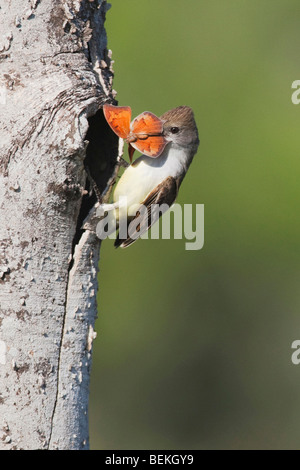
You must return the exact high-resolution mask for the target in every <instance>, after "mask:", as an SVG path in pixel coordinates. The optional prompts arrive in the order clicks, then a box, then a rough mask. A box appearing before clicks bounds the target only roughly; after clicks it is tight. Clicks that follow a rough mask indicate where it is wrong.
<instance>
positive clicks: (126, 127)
mask: <svg viewBox="0 0 300 470" xmlns="http://www.w3.org/2000/svg"><path fill="white" fill-rule="evenodd" d="M103 113H104V116H105V119H106V121H107V122H108V124H109V125H110V127H111V128H112V130H113V131H114V133H115V134H117V136H118V137H121V138H122V139H126V137H127V136H128V134H129V132H130V121H131V108H130V106H113V105H112V104H105V105H104V106H103Z"/></svg>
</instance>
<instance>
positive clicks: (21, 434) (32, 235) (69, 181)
mask: <svg viewBox="0 0 300 470" xmlns="http://www.w3.org/2000/svg"><path fill="white" fill-rule="evenodd" d="M107 7H108V5H107V3H106V2H105V1H101V0H94V1H92V0H90V1H89V0H81V1H79V0H42V1H39V0H26V1H24V0H10V1H7V0H6V1H5V2H3V1H2V2H1V9H0V144H1V148H0V159H1V160H0V164H1V165H0V221H1V224H0V449H87V448H88V447H89V442H88V389H89V372H90V366H91V349H92V341H93V339H94V337H95V333H94V321H95V317H96V293H97V267H98V254H99V241H98V240H97V238H96V237H95V235H94V234H92V233H91V232H89V231H87V230H81V223H82V220H83V219H84V217H85V216H86V215H87V212H88V210H89V209H90V207H91V206H92V205H93V203H94V200H93V198H92V196H91V195H90V193H88V191H87V190H89V186H88V182H87V176H86V171H85V169H86V168H87V167H88V169H89V171H90V173H91V174H92V176H93V179H94V180H95V181H96V182H97V185H98V187H99V188H100V190H101V189H102V188H103V187H104V186H105V183H106V181H107V179H108V177H109V176H110V174H111V173H112V171H113V167H114V162H115V157H116V153H117V142H116V140H115V138H114V135H113V134H112V132H111V131H110V129H109V128H108V126H107V125H106V123H105V120H104V118H103V113H102V111H101V106H102V104H103V102H104V101H111V99H112V92H111V83H112V70H111V61H110V57H109V54H108V52H107V49H106V33H105V29H104V21H105V14H106V10H107Z"/></svg>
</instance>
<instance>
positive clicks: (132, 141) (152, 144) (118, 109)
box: [103, 104, 168, 162]
mask: <svg viewBox="0 0 300 470" xmlns="http://www.w3.org/2000/svg"><path fill="white" fill-rule="evenodd" d="M103 112H104V116H105V119H106V121H107V122H108V124H109V125H110V127H111V128H112V130H113V131H114V132H115V134H117V136H118V137H121V138H122V139H124V140H125V142H127V143H128V145H129V147H128V153H129V158H130V162H132V156H133V153H134V150H135V149H136V150H138V151H139V152H142V153H143V154H144V155H147V156H148V157H152V158H156V157H159V155H160V154H161V153H162V151H163V150H164V148H165V146H166V145H167V143H168V142H167V140H166V139H165V137H164V136H163V122H162V121H161V120H160V119H159V118H158V117H157V116H155V114H152V113H150V112H149V111H145V112H144V113H142V114H140V115H139V116H137V117H136V118H135V119H134V120H133V121H132V122H131V123H130V121H131V108H130V107H129V106H113V105H112V104H105V105H104V106H103Z"/></svg>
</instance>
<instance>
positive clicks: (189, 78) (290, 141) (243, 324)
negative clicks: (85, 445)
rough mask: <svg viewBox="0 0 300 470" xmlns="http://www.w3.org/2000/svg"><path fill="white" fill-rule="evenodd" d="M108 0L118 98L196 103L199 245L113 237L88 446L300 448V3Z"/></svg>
mask: <svg viewBox="0 0 300 470" xmlns="http://www.w3.org/2000/svg"><path fill="white" fill-rule="evenodd" d="M111 3H112V8H111V10H110V11H109V12H108V14H107V21H106V28H107V34H108V47H109V48H110V49H112V51H113V59H114V60H115V65H114V70H115V80H114V88H115V89H116V90H117V91H118V95H117V98H118V100H119V104H120V105H130V106H131V107H132V110H133V116H136V115H138V114H139V113H141V112H143V111H145V110H149V111H152V112H154V113H155V114H157V115H161V114H162V113H163V112H165V111H166V110H168V109H170V108H173V107H175V106H178V105H189V106H191V107H192V108H193V109H194V112H195V115H196V120H197V124H198V128H199V134H200V141H201V143H200V147H199V151H198V154H197V155H196V157H195V159H194V161H193V164H192V166H191V168H190V170H189V172H188V174H187V177H186V179H185V181H184V183H183V185H182V187H181V190H180V193H179V198H178V202H179V203H181V204H184V203H192V204H196V203H197V204H200V203H203V204H204V205H205V245H204V247H203V249H202V250H200V251H186V250H185V249H184V243H185V241H184V240H148V241H147V240H140V241H138V242H137V243H135V244H134V245H133V246H132V247H130V248H128V249H126V250H120V249H118V250H115V249H114V247H113V241H112V240H107V241H105V242H104V243H103V245H102V248H101V263H100V274H99V282H100V290H99V294H98V302H99V318H98V320H97V324H96V330H97V332H98V337H97V340H96V341H95V342H94V353H93V354H94V358H93V372H92V382H91V386H92V390H91V406H90V425H91V436H90V437H91V448H92V449H152V450H153V449H253V448H256V449H291V448H299V442H300V399H299V396H300V365H299V366H298V367H297V366H296V365H293V364H292V362H291V354H292V352H293V351H292V349H291V343H292V341H293V340H295V339H300V324H299V314H300V299H299V281H300V273H299V261H300V260H299V232H300V230H299V228H300V226H299V222H298V212H299V207H298V203H299V196H298V194H299V191H298V186H299V168H300V164H299V140H300V139H299V117H300V105H299V106H296V105H293V104H292V101H291V95H292V92H293V90H292V89H291V84H292V82H293V81H294V80H296V79H300V71H299V46H300V44H299V37H300V34H299V16H300V5H299V0H286V1H285V2H283V1H282V0H251V1H250V0H187V1H185V2H183V1H182V0H151V1H150V0H148V1H147V0H129V1H126V2H125V1H124V0H112V1H111Z"/></svg>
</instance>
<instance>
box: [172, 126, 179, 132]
mask: <svg viewBox="0 0 300 470" xmlns="http://www.w3.org/2000/svg"><path fill="white" fill-rule="evenodd" d="M171 132H172V134H178V132H179V127H171Z"/></svg>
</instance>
